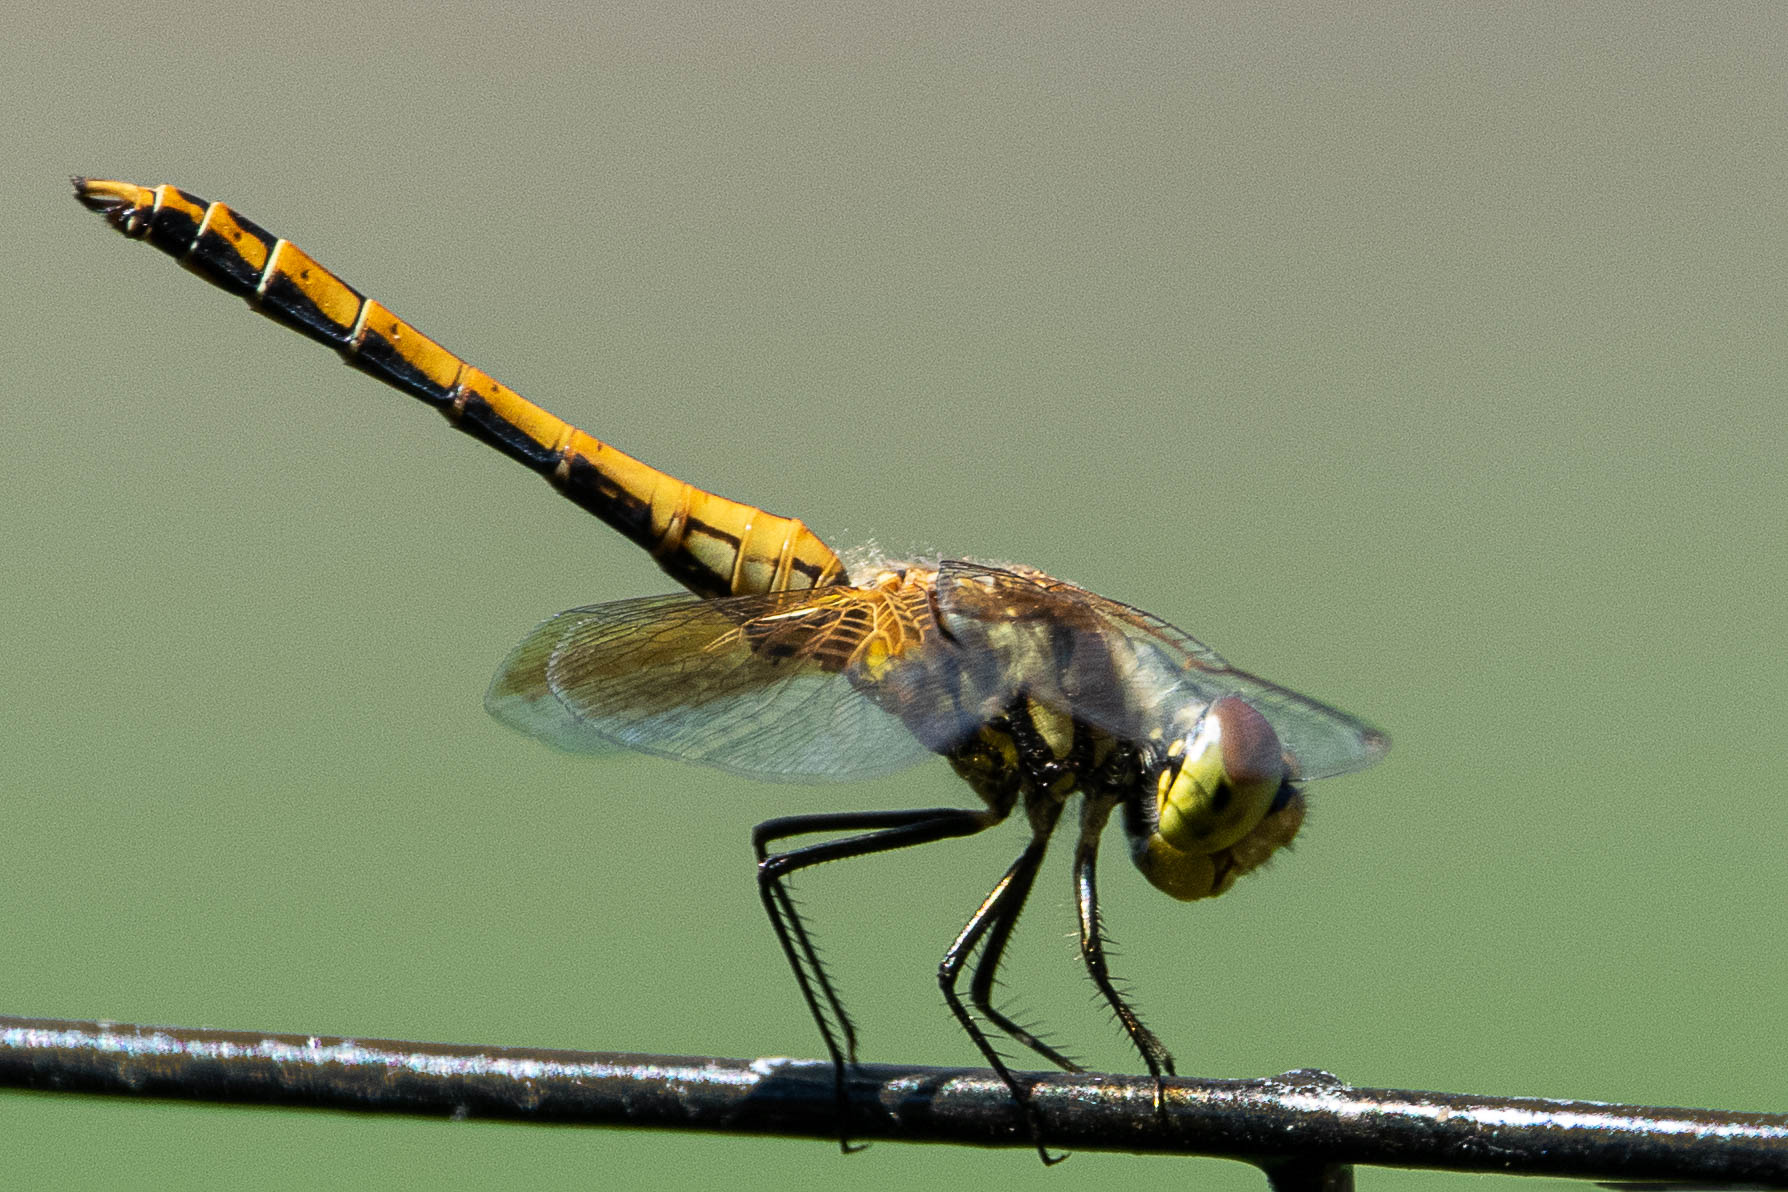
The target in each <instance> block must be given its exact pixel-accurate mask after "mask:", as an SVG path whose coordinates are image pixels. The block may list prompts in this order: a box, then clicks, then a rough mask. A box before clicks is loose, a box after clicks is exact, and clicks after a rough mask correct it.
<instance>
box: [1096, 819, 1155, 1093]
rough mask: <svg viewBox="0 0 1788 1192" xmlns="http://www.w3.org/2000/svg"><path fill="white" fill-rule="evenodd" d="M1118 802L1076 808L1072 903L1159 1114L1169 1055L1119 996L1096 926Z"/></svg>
mask: <svg viewBox="0 0 1788 1192" xmlns="http://www.w3.org/2000/svg"><path fill="white" fill-rule="evenodd" d="M1119 802H1120V800H1119V799H1117V798H1115V797H1099V798H1095V797H1093V796H1091V795H1089V796H1087V798H1086V801H1085V804H1084V806H1083V807H1082V810H1081V817H1080V839H1079V841H1078V842H1076V844H1075V846H1074V902H1075V905H1076V907H1078V909H1079V911H1080V958H1081V961H1082V962H1083V963H1084V964H1085V965H1086V971H1087V975H1088V976H1090V977H1092V979H1093V984H1094V985H1095V986H1097V987H1098V990H1099V994H1100V996H1101V997H1103V998H1104V999H1105V1004H1106V1005H1108V1006H1110V1007H1111V1011H1112V1013H1113V1014H1115V1015H1117V1020H1118V1022H1120V1023H1122V1024H1123V1027H1124V1031H1125V1033H1126V1034H1128V1035H1129V1036H1130V1042H1131V1043H1133V1044H1134V1045H1135V1047H1136V1050H1137V1051H1138V1052H1139V1053H1140V1054H1141V1055H1142V1062H1143V1063H1145V1064H1147V1065H1148V1069H1149V1075H1151V1076H1153V1077H1154V1078H1155V1111H1156V1112H1157V1113H1159V1112H1160V1111H1161V1109H1162V1103H1163V1096H1162V1087H1161V1081H1162V1078H1163V1077H1167V1076H1172V1075H1174V1071H1173V1056H1172V1055H1171V1054H1169V1052H1168V1050H1167V1048H1166V1047H1165V1046H1164V1045H1163V1044H1162V1042H1161V1040H1160V1039H1158V1038H1156V1037H1155V1032H1153V1031H1151V1030H1149V1028H1148V1027H1146V1026H1144V1025H1143V1022H1142V1019H1141V1018H1140V1017H1138V1016H1137V1013H1136V1011H1135V1010H1134V1009H1132V1008H1131V1006H1130V1003H1129V1002H1127V1001H1125V1000H1124V996H1123V995H1122V994H1121V993H1119V992H1118V989H1117V985H1116V984H1115V983H1114V982H1113V981H1112V979H1111V969H1110V967H1109V966H1108V965H1107V964H1106V961H1105V932H1104V928H1103V927H1102V926H1101V925H1100V923H1099V889H1098V880H1097V875H1096V863H1097V860H1098V853H1099V834H1100V832H1102V831H1103V830H1104V828H1105V821H1106V819H1107V818H1109V817H1110V815H1111V811H1112V808H1114V807H1116V806H1117V805H1118V803H1119Z"/></svg>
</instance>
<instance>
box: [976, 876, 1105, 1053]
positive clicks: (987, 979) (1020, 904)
mask: <svg viewBox="0 0 1788 1192" xmlns="http://www.w3.org/2000/svg"><path fill="white" fill-rule="evenodd" d="M1025 852H1026V854H1027V855H1028V854H1029V852H1030V850H1029V849H1026V850H1025ZM1024 859H1025V858H1024V857H1020V858H1019V860H1018V862H1017V863H1015V864H1014V865H1013V866H1012V869H1011V870H1009V871H1008V872H1007V874H1006V878H1007V880H1009V881H1012V882H1013V883H1014V886H1015V887H1016V888H1014V889H1012V890H1011V891H1010V892H1009V893H1008V895H1007V897H1008V899H1009V901H1010V902H1011V904H1012V910H1011V912H1010V913H1008V914H1003V915H1001V916H1000V917H999V919H998V921H997V922H995V923H994V925H993V927H992V928H991V929H989V930H988V932H987V936H986V939H985V942H983V944H982V946H981V957H980V959H979V960H977V961H975V974H974V977H973V978H972V979H971V980H970V982H969V1000H970V1001H971V1002H973V1003H974V1007H975V1009H977V1010H979V1011H980V1012H981V1013H982V1014H983V1015H984V1016H985V1017H986V1018H987V1020H988V1021H989V1022H991V1023H993V1024H994V1025H995V1026H996V1027H998V1028H999V1029H1000V1030H1001V1031H1004V1032H1005V1033H1006V1034H1007V1035H1009V1036H1011V1038H1012V1039H1013V1040H1015V1041H1016V1042H1018V1043H1022V1044H1023V1045H1024V1046H1026V1047H1028V1048H1030V1049H1031V1050H1032V1051H1034V1052H1036V1053H1037V1054H1038V1055H1040V1056H1042V1057H1043V1058H1044V1059H1046V1060H1048V1061H1049V1062H1050V1063H1052V1064H1054V1065H1055V1066H1056V1067H1058V1068H1061V1069H1063V1070H1064V1071H1068V1072H1084V1071H1086V1069H1085V1068H1082V1067H1081V1066H1080V1065H1079V1064H1077V1063H1075V1062H1074V1061H1073V1060H1071V1059H1069V1058H1068V1057H1067V1056H1065V1055H1063V1054H1062V1053H1061V1052H1060V1051H1057V1050H1056V1049H1055V1048H1053V1047H1051V1046H1050V1045H1049V1044H1047V1043H1045V1042H1043V1040H1041V1039H1039V1038H1038V1037H1037V1036H1036V1035H1035V1034H1034V1033H1033V1032H1031V1031H1030V1030H1027V1029H1026V1028H1024V1027H1022V1026H1020V1025H1018V1023H1016V1022H1014V1021H1013V1020H1012V1018H1011V1016H1010V1015H1008V1014H1006V1013H1004V1012H1002V1011H1001V1010H999V1009H998V1008H996V1007H995V1006H994V1004H993V987H994V984H995V982H996V981H997V980H998V976H999V967H1000V962H1001V960H1003V959H1004V957H1005V952H1006V945H1007V943H1008V942H1010V940H1011V938H1012V929H1013V928H1014V927H1016V926H1017V925H1018V916H1019V913H1020V912H1021V911H1022V910H1023V909H1024V904H1025V901H1026V900H1027V899H1028V898H1029V897H1030V894H1031V887H1032V886H1033V885H1034V884H1035V881H1036V876H1037V870H1038V868H1039V867H1040V863H1041V861H1042V853H1041V850H1038V857H1037V862H1038V864H1032V865H1030V866H1028V867H1026V868H1025V869H1024V870H1023V872H1022V873H1020V872H1018V868H1019V865H1020V864H1022V863H1023V862H1024ZM1020 882H1022V885H1019V883H1020Z"/></svg>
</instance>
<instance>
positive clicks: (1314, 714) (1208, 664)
mask: <svg viewBox="0 0 1788 1192" xmlns="http://www.w3.org/2000/svg"><path fill="white" fill-rule="evenodd" d="M937 605H938V610H939V616H940V618H941V619H942V621H943V625H944V628H945V630H946V631H948V632H949V633H950V634H951V635H952V636H953V637H954V638H955V639H956V640H958V641H961V642H963V643H964V645H965V646H967V645H971V644H975V645H978V646H979V647H981V648H980V649H979V650H974V651H972V652H974V653H981V652H983V651H985V652H987V653H988V655H989V657H990V658H997V659H1000V660H1001V661H1002V662H1003V666H1002V667H999V668H995V667H994V666H993V664H992V663H989V664H987V665H986V669H988V670H989V672H990V674H991V672H992V671H994V670H995V669H1003V670H1004V672H1005V673H1006V678H1005V679H1004V680H1003V682H1004V687H1005V691H1004V694H1005V695H1006V697H1007V698H1011V697H1012V696H1014V695H1016V694H1017V693H1018V690H1019V689H1020V688H1021V687H1022V689H1023V690H1025V691H1026V692H1028V693H1029V694H1031V695H1032V696H1033V697H1034V698H1041V699H1044V700H1045V701H1046V702H1050V703H1053V704H1055V705H1056V706H1058V707H1060V708H1062V709H1063V710H1066V711H1070V712H1072V713H1073V714H1074V715H1075V716H1078V717H1080V718H1081V719H1083V720H1085V721H1087V722H1089V723H1091V724H1095V725H1098V726H1099V727H1101V728H1104V729H1106V730H1107V731H1108V732H1112V733H1115V734H1118V735H1120V736H1134V735H1137V734H1142V735H1146V734H1148V733H1149V732H1150V731H1151V730H1155V729H1159V728H1162V727H1163V726H1168V725H1171V724H1174V723H1176V722H1181V721H1183V720H1184V719H1185V717H1186V716H1187V715H1188V714H1191V715H1196V714H1197V713H1198V712H1200V711H1202V710H1203V709H1204V708H1205V707H1208V706H1209V705H1210V704H1211V703H1212V702H1214V701H1215V700H1217V699H1220V698H1222V697H1223V696H1225V695H1235V696H1240V697H1241V698H1242V699H1244V700H1246V701H1247V702H1248V703H1250V704H1252V705H1253V706H1254V707H1255V708H1257V709H1258V710H1259V711H1260V713H1261V714H1262V715H1263V716H1265V717H1266V718H1267V721H1268V723H1270V724H1271V725H1272V726H1273V729H1274V731H1275V732H1277V733H1278V734H1279V739H1280V741H1281V742H1282V743H1283V744H1284V746H1285V748H1286V750H1287V752H1288V753H1290V754H1291V756H1292V759H1293V761H1294V762H1295V765H1296V775H1297V777H1298V778H1300V779H1313V778H1327V777H1331V776H1333V775H1336V774H1346V773H1349V772H1351V771H1354V770H1359V769H1363V768H1365V767H1366V766H1369V765H1371V764H1372V763H1373V762H1375V761H1377V760H1378V759H1379V758H1380V757H1382V756H1383V755H1384V752H1385V750H1386V749H1387V748H1388V747H1389V745H1390V742H1389V739H1388V738H1386V736H1385V735H1384V734H1383V733H1381V732H1379V731H1378V730H1377V729H1375V728H1373V727H1371V726H1370V725H1368V724H1366V723H1365V722H1363V721H1361V720H1358V719H1356V718H1354V717H1353V716H1350V715H1348V714H1347V713H1345V712H1342V711H1340V710H1339V709H1337V708H1332V707H1330V706H1329V705H1327V704H1324V703H1321V702H1320V701H1317V700H1313V699H1311V698H1310V697H1308V696H1305V695H1300V694H1298V693H1297V692H1295V691H1291V690H1289V689H1287V688H1284V687H1280V686H1279V685H1278V684H1276V683H1271V682H1268V681H1267V680H1265V679H1262V678H1260V677H1258V676H1256V675H1252V674H1249V673H1248V672H1247V671H1243V670H1238V669H1236V668H1235V667H1232V666H1230V665H1229V663H1227V662H1225V661H1224V660H1223V658H1222V656H1221V655H1219V654H1218V653H1217V652H1216V651H1215V650H1213V649H1211V648H1210V647H1209V646H1207V645H1205V644H1204V643H1203V642H1201V641H1199V640H1198V639H1196V638H1194V637H1193V636H1192V635H1191V634H1189V633H1186V632H1185V631H1183V630H1181V629H1178V628H1175V627H1174V626H1173V625H1170V624H1168V623H1167V622H1166V621H1163V620H1161V618H1159V617H1156V616H1154V615H1153V614H1150V613H1146V612H1144V611H1142V610H1141V609H1138V608H1132V607H1131V606H1130V605H1127V604H1121V603H1119V602H1118V601H1115V600H1110V599H1108V598H1106V597H1104V596H1100V595H1097V594H1096V593H1093V592H1089V591H1087V590H1086V589H1084V588H1080V587H1076V586H1075V585H1073V584H1070V583H1067V582H1065V581H1063V580H1058V579H1054V578H1051V577H1050V576H1047V575H1044V574H1043V573H1041V572H1038V571H1034V570H1031V569H1029V568H1008V567H996V566H991V565H988V564H984V563H973V562H968V561H965V560H957V559H951V560H946V561H944V562H943V563H941V564H940V565H939V567H938V574H937ZM983 682H985V683H988V684H990V685H994V686H997V685H998V683H997V682H996V681H995V680H994V679H993V678H991V677H989V678H987V679H984V680H983Z"/></svg>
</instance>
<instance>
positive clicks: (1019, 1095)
mask: <svg viewBox="0 0 1788 1192" xmlns="http://www.w3.org/2000/svg"><path fill="white" fill-rule="evenodd" d="M1060 816H1061V804H1060V803H1056V802H1053V801H1051V802H1049V803H1047V804H1044V805H1041V806H1038V807H1033V808H1032V809H1031V842H1030V843H1029V844H1027V845H1026V846H1025V848H1024V851H1023V852H1022V853H1020V854H1019V855H1018V859H1017V860H1016V861H1014V862H1012V865H1011V867H1010V868H1008V869H1007V870H1006V872H1005V876H1003V877H1001V878H1000V880H999V883H998V884H997V885H995V886H994V888H993V889H992V890H991V891H990V892H989V893H988V895H987V897H986V898H985V899H983V900H982V902H981V905H980V907H979V908H977V909H976V911H975V913H974V914H973V915H972V916H971V917H970V918H969V921H968V922H967V923H966V924H964V926H963V928H962V931H961V932H960V933H959V934H958V935H957V937H956V939H955V942H953V943H952V944H951V945H950V947H949V949H948V950H947V951H946V952H945V953H944V959H943V962H942V963H941V964H939V965H938V971H937V978H938V987H939V988H940V989H942V990H943V992H944V1001H945V1002H946V1003H947V1004H948V1005H949V1007H950V1013H952V1014H954V1015H955V1016H956V1021H957V1022H958V1023H960V1024H961V1026H962V1029H963V1030H965V1031H967V1032H968V1036H969V1038H971V1039H973V1040H974V1041H975V1046H976V1047H978V1048H980V1049H981V1054H982V1055H983V1056H984V1057H986V1060H987V1063H988V1065H989V1066H990V1067H991V1068H992V1069H993V1070H994V1072H995V1073H996V1074H997V1075H998V1076H999V1078H1000V1079H1001V1080H1002V1081H1004V1082H1005V1085H1006V1087H1007V1088H1008V1089H1010V1090H1011V1092H1012V1099H1013V1100H1014V1101H1016V1102H1017V1103H1018V1106H1019V1108H1020V1109H1022V1110H1023V1111H1024V1116H1025V1121H1026V1122H1027V1123H1028V1124H1029V1126H1030V1131H1031V1138H1032V1140H1033V1141H1034V1142H1035V1143H1036V1144H1037V1154H1038V1155H1039V1156H1041V1157H1042V1159H1043V1162H1044V1163H1045V1164H1055V1163H1060V1162H1061V1161H1062V1160H1063V1159H1065V1158H1067V1156H1066V1155H1051V1154H1050V1153H1049V1150H1048V1148H1046V1147H1045V1146H1044V1145H1043V1117H1042V1114H1040V1113H1039V1112H1038V1110H1037V1106H1036V1103H1035V1102H1034V1101H1032V1099H1031V1095H1030V1090H1029V1089H1028V1088H1027V1087H1026V1086H1024V1085H1022V1084H1020V1083H1019V1081H1018V1078H1017V1077H1016V1076H1014V1075H1013V1074H1012V1070H1011V1069H1010V1068H1008V1067H1007V1066H1006V1061H1005V1059H1004V1057H1002V1056H1001V1055H1000V1053H999V1052H998V1051H997V1050H996V1049H995V1048H994V1046H993V1041H992V1040H991V1039H989V1038H988V1037H987V1032H986V1031H984V1030H982V1029H981V1024H980V1023H979V1022H977V1021H975V1016H974V1015H973V1014H971V1013H969V1010H968V1007H967V1006H965V1005H963V1003H962V998H961V997H960V996H958V994H957V992H956V982H957V979H958V978H959V977H960V976H961V975H962V967H963V965H964V964H966V963H967V961H968V958H969V956H970V955H971V954H973V953H974V951H975V949H976V947H977V945H979V944H981V942H982V941H983V940H987V941H988V945H987V946H988V949H989V951H988V952H984V953H983V961H982V963H981V964H980V965H978V966H977V968H976V975H975V980H974V986H973V987H972V988H971V994H972V995H973V996H975V998H976V1006H977V1007H978V1008H980V1009H982V1010H983V1011H984V1012H985V1011H986V1010H987V1007H986V1005H985V1003H984V1001H983V1000H982V994H984V993H985V990H984V989H981V990H980V992H979V993H976V992H975V989H976V988H979V987H981V986H982V985H983V982H982V980H981V972H982V971H983V970H984V969H986V968H987V963H986V957H987V956H988V955H989V953H991V956H992V961H993V964H994V965H995V966H997V965H998V963H999V953H1000V951H1003V950H1004V948H1005V943H1006V940H1007V939H1008V938H1010V936H1011V934H1012V927H1013V925H1014V924H1015V923H1016V922H1017V921H1018V916H1019V914H1020V913H1021V912H1022V911H1023V910H1024V900H1025V897H1026V895H1028V894H1029V893H1030V890H1031V886H1032V884H1033V882H1034V881H1035V879H1036V876H1037V868H1038V866H1040V865H1041V864H1042V863H1043V854H1044V851H1045V850H1046V849H1047V848H1048V846H1049V835H1050V833H1051V832H1053V831H1054V830H1055V824H1056V820H1057V819H1058V818H1060ZM996 945H997V947H996ZM991 983H992V973H991V971H990V970H989V973H988V978H987V981H986V984H988V985H991ZM990 1017H992V1018H993V1020H994V1021H995V1023H996V1024H998V1025H999V1026H1000V1027H1001V1029H1002V1030H1009V1032H1010V1033H1012V1034H1013V1037H1014V1038H1017V1039H1019V1041H1020V1042H1024V1043H1026V1045H1027V1046H1034V1047H1036V1048H1038V1049H1039V1050H1045V1051H1046V1045H1043V1044H1040V1043H1037V1042H1036V1041H1035V1040H1034V1038H1033V1037H1032V1036H1031V1035H1030V1033H1029V1032H1028V1031H1024V1030H1022V1029H1021V1028H1018V1027H1017V1026H1016V1024H1011V1025H1010V1026H1008V1024H1009V1023H1010V1020H1009V1019H1006V1018H1005V1017H1004V1016H1003V1015H999V1014H991V1013H990ZM1052 1058H1053V1057H1052Z"/></svg>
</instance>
